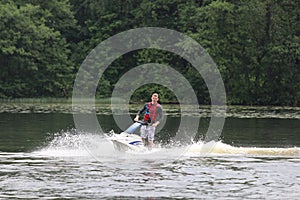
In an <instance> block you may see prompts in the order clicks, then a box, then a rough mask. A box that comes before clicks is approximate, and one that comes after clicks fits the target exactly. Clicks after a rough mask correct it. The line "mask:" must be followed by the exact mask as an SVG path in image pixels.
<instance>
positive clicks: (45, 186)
mask: <svg viewBox="0 0 300 200" xmlns="http://www.w3.org/2000/svg"><path fill="white" fill-rule="evenodd" d="M250 110H251V111H249V112H248V113H250V114H248V115H247V114H245V113H241V112H239V113H236V115H234V114H232V113H231V115H230V116H229V117H227V118H226V121H225V126H224V129H223V132H222V135H221V137H220V140H219V141H211V142H209V143H203V142H201V141H198V142H197V143H193V144H189V145H175V144H174V145H172V143H171V144H170V143H167V142H166V143H165V144H166V145H165V146H161V147H157V148H158V149H159V150H158V151H155V152H152V153H151V152H146V153H136V152H118V151H116V150H115V149H114V148H113V145H112V144H111V143H110V142H109V141H108V140H107V137H106V136H105V134H101V133H99V134H97V133H84V132H77V131H76V130H75V129H74V123H73V118H72V114H70V113H68V112H57V111H56V112H49V113H44V112H41V113H39V112H32V110H31V112H25V113H20V111H19V112H15V113H12V112H3V113H0V127H1V133H0V188H1V192H0V198H1V199H8V198H26V199H40V198H45V199H53V198H66V199H68V198H74V199H78V198H83V199H108V198H111V199H115V198H124V199H131V198H145V199H161V198H189V199H212V198H218V199H298V198H299V196H300V184H299V183H300V173H299V171H300V148H299V147H300V134H299V133H300V123H299V120H300V115H299V109H295V110H296V111H295V110H293V109H290V110H285V111H284V112H274V109H272V111H270V112H268V113H267V114H266V110H264V111H263V112H261V108H258V109H257V110H255V109H254V108H251V109H250ZM275 110H276V109H275ZM169 113H170V114H169V115H167V118H168V120H167V123H166V124H165V127H164V128H163V129H162V130H161V132H160V133H158V134H157V143H159V142H161V143H163V141H164V140H165V139H166V137H167V136H170V135H172V133H174V132H176V130H175V129H174V124H176V123H178V121H179V120H180V117H179V116H178V113H176V111H174V112H169ZM270 113H271V114H270ZM272 113H273V114H272ZM98 120H99V121H101V125H102V126H103V129H104V131H105V132H109V131H110V130H112V129H113V130H115V131H116V132H118V131H120V130H119V129H118V127H117V126H116V124H115V123H114V120H113V117H112V116H111V114H109V113H99V114H98ZM208 122H209V119H208V118H207V117H206V116H203V117H202V119H201V121H200V123H201V125H200V126H202V127H203V129H204V130H205V127H206V126H207V124H208ZM200 131H201V130H200ZM157 146H158V145H157Z"/></svg>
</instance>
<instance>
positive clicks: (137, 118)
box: [134, 104, 147, 122]
mask: <svg viewBox="0 0 300 200" xmlns="http://www.w3.org/2000/svg"><path fill="white" fill-rule="evenodd" d="M146 106H147V104H145V105H144V106H143V107H142V109H141V110H139V111H138V113H137V114H136V116H135V118H134V121H136V122H137V121H139V117H140V114H142V113H143V112H144V111H145V110H146Z"/></svg>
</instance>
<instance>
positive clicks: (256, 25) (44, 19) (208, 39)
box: [0, 0, 300, 106]
mask: <svg viewBox="0 0 300 200" xmlns="http://www.w3.org/2000/svg"><path fill="white" fill-rule="evenodd" d="M299 10H300V2H299V1H294V0H263V1H262V0H251V1H245V0H191V1H185V0H153V1H148V0H95V1H90V0H48V1H40V0H14V1H13V0H1V2H0V67H1V73H0V98H27V97H30V98H36V97H37V98H38V97H66V98H68V97H71V96H72V87H73V84H74V80H75V76H76V73H77V70H78V69H79V67H80V64H81V63H82V62H83V60H84V59H85V57H86V56H87V55H88V53H89V52H90V51H91V50H92V49H93V48H95V47H96V46H97V45H98V44H100V43H101V42H102V41H104V40H105V39H107V38H109V37H111V36H113V35H115V34H117V33H120V32H122V31H126V30H129V29H133V28H139V27H164V28H168V29H172V30H176V31H179V32H182V33H184V34H186V35H188V36H190V37H191V38H193V39H194V40H196V41H197V42H198V43H199V44H200V45H202V46H203V47H204V48H205V49H206V51H207V52H208V53H209V54H210V56H211V57H212V58H213V60H214V61H215V63H216V64H217V66H218V68H219V70H220V73H221V75H222V78H223V81H224V84H225V89H226V94H227V102H228V104H238V105H289V106H299V105H300V101H299V100H300V65H299V64H300V63H299V58H300V37H299V35H300V13H299ZM151 62H153V63H162V64H167V65H169V66H171V67H174V68H175V69H176V70H178V71H179V72H180V73H181V74H183V75H184V76H185V77H186V79H187V80H188V81H189V82H190V84H191V85H192V87H193V89H194V90H195V93H196V95H197V98H198V101H199V103H200V104H208V103H209V102H210V99H209V95H208V91H207V88H206V85H205V82H204V81H203V79H202V78H201V76H200V75H199V74H198V73H195V70H194V69H193V68H192V67H191V66H190V63H188V62H187V61H185V60H184V59H182V58H180V57H179V56H176V55H173V54H171V53H169V52H165V51H161V50H155V49H144V50H138V51H134V52H130V53H127V54H126V55H123V56H122V57H120V58H118V59H116V60H115V61H114V62H113V63H112V64H111V66H109V68H108V69H107V70H106V71H105V73H104V75H103V77H102V78H101V80H100V81H99V86H98V88H99V89H98V90H97V98H106V97H110V95H111V93H112V91H113V89H114V85H115V84H116V82H117V81H118V80H119V78H120V77H121V76H122V75H123V74H124V73H126V72H127V71H128V70H130V69H131V68H133V67H136V66H138V65H141V64H146V63H151ZM100 88H101V89H100ZM154 91H156V92H159V93H160V95H161V100H162V101H172V102H173V101H175V102H176V97H175V96H174V94H172V92H171V91H170V90H169V89H168V88H165V87H162V86H160V85H156V84H152V85H151V84H150V85H145V86H143V87H140V88H139V89H138V90H137V91H136V92H135V93H134V95H133V96H132V100H133V101H138V100H146V99H148V98H149V96H150V93H151V92H154Z"/></svg>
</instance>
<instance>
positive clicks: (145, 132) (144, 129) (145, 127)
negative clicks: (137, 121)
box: [141, 125, 148, 145]
mask: <svg viewBox="0 0 300 200" xmlns="http://www.w3.org/2000/svg"><path fill="white" fill-rule="evenodd" d="M147 135H148V134H147V126H145V125H143V126H142V127H141V138H142V142H143V144H144V145H145V144H146V138H147Z"/></svg>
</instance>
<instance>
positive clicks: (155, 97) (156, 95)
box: [151, 93, 159, 103]
mask: <svg viewBox="0 0 300 200" xmlns="http://www.w3.org/2000/svg"><path fill="white" fill-rule="evenodd" d="M151 100H152V103H157V101H158V100H159V98H158V94H157V93H153V94H152V96H151Z"/></svg>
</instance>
